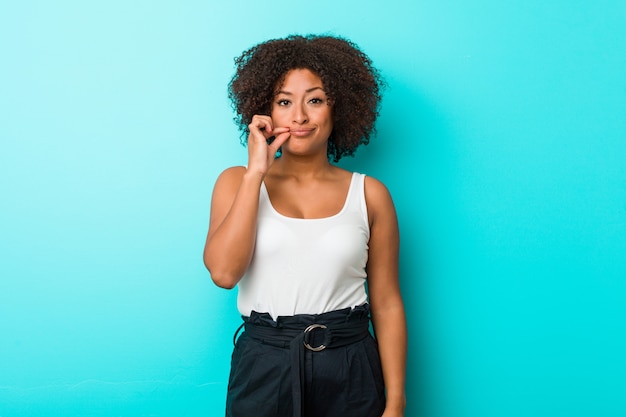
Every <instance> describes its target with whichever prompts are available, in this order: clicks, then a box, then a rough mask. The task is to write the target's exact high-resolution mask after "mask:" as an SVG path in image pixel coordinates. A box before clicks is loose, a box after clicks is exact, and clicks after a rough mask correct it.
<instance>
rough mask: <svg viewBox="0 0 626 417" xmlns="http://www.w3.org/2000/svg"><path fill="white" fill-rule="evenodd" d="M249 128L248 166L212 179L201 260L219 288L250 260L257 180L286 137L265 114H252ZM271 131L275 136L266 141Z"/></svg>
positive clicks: (236, 279)
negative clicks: (207, 229)
mask: <svg viewBox="0 0 626 417" xmlns="http://www.w3.org/2000/svg"><path fill="white" fill-rule="evenodd" d="M249 129H250V135H249V137H248V168H247V169H246V168H244V167H233V168H229V169H227V170H225V171H224V172H223V173H222V174H221V175H220V176H219V178H218V179H217V181H216V183H215V187H214V188H213V198H212V200H211V218H210V221H209V232H208V234H207V239H206V244H205V246H204V264H205V266H206V267H207V269H208V270H209V272H210V273H211V278H212V279H213V281H214V282H215V284H216V285H218V286H219V287H223V288H233V287H234V286H235V285H237V283H238V282H239V280H240V279H241V277H242V276H243V274H244V273H245V271H246V269H247V268H248V265H249V264H250V260H251V259H252V253H253V251H254V243H255V238H256V221H257V213H258V205H259V192H260V187H261V182H262V181H263V178H264V177H265V175H266V174H267V170H268V169H269V167H270V166H271V164H272V162H273V161H274V155H275V154H276V150H277V149H278V148H279V147H280V146H281V145H282V144H283V143H284V142H285V141H286V140H287V139H288V138H289V129H288V128H276V129H274V128H273V126H272V120H271V118H270V117H269V116H258V115H257V116H254V117H253V118H252V123H250V125H249ZM272 135H276V138H275V140H274V142H272V144H271V145H267V142H266V140H267V138H268V137H270V136H272Z"/></svg>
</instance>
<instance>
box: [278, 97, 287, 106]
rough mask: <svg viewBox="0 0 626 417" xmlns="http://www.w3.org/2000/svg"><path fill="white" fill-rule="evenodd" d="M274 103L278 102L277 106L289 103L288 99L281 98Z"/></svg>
mask: <svg viewBox="0 0 626 417" xmlns="http://www.w3.org/2000/svg"><path fill="white" fill-rule="evenodd" d="M276 104H278V105H279V106H287V105H289V100H287V99H284V98H282V99H280V100H277V101H276Z"/></svg>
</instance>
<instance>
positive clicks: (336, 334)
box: [235, 306, 369, 417]
mask: <svg viewBox="0 0 626 417" xmlns="http://www.w3.org/2000/svg"><path fill="white" fill-rule="evenodd" d="M359 308H363V307H357V309H359ZM347 310H349V309H347ZM368 310H369V309H368V306H365V314H361V315H360V317H359V316H357V317H355V318H353V319H348V320H347V319H346V317H348V314H343V318H339V317H337V316H338V314H336V313H338V312H339V311H338V312H330V313H325V314H321V315H318V316H308V317H310V318H311V319H310V320H308V321H310V323H305V324H303V323H302V320H301V319H300V320H297V321H298V323H289V322H280V321H279V323H280V325H268V324H266V323H262V324H257V323H252V322H250V321H246V322H245V323H244V326H245V330H246V334H248V335H249V336H250V337H251V338H252V339H255V340H257V341H260V342H262V343H265V344H268V345H272V346H278V347H282V348H289V353H290V357H291V394H292V397H293V416H294V417H301V416H302V414H303V409H302V408H303V398H302V397H303V388H304V355H305V353H306V350H309V351H311V352H319V351H322V350H324V349H333V348H338V347H342V346H347V345H349V344H352V343H355V342H358V341H360V340H363V339H364V338H366V337H367V336H368V335H369V316H368V314H367V313H368V312H369V311H368ZM340 311H342V312H343V313H345V311H344V310H340ZM296 317H298V318H302V317H304V316H294V318H296ZM281 318H282V317H281ZM281 318H279V320H280V319H281ZM290 318H291V317H289V318H287V319H290ZM307 324H308V325H307ZM320 332H323V335H324V338H323V340H322V342H321V343H314V346H312V343H313V342H312V338H315V339H317V340H319V336H320V335H319V334H318V335H317V336H315V335H314V334H317V333H320ZM235 336H236V335H235ZM305 349H306V350H305Z"/></svg>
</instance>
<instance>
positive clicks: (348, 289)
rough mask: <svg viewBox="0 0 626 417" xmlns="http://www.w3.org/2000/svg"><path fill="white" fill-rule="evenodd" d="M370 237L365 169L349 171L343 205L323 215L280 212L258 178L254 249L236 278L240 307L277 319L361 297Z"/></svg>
mask: <svg viewBox="0 0 626 417" xmlns="http://www.w3.org/2000/svg"><path fill="white" fill-rule="evenodd" d="M369 237H370V230H369V222H368V218H367V207H366V204H365V175H363V174H358V173H356V172H355V173H353V174H352V180H351V182H350V188H349V190H348V195H347V197H346V201H345V203H344V206H343V208H342V209H341V211H340V212H339V213H337V214H335V215H333V216H330V217H324V218H321V219H298V218H292V217H287V216H283V215H282V214H280V213H278V212H277V211H276V210H275V209H274V207H273V206H272V203H271V201H270V199H269V195H268V193H267V189H266V188H265V184H264V183H263V184H261V194H260V197H259V214H258V221H257V235H256V245H255V248H254V254H253V256H252V262H251V263H250V266H249V268H248V270H247V271H246V273H245V275H244V277H243V278H242V279H241V281H239V284H238V298H237V307H238V309H239V312H240V313H241V314H242V315H244V316H249V315H250V312H251V311H252V310H254V311H257V312H259V313H269V314H270V315H271V316H272V318H274V319H276V318H277V317H278V316H292V315H295V314H321V313H325V312H328V311H333V310H338V309H341V308H346V307H355V306H357V305H361V304H363V303H365V302H366V301H367V294H366V292H365V280H366V277H367V275H366V273H365V266H366V264H367V256H368V241H369Z"/></svg>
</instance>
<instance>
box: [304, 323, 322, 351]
mask: <svg viewBox="0 0 626 417" xmlns="http://www.w3.org/2000/svg"><path fill="white" fill-rule="evenodd" d="M326 328H327V327H326V326H324V325H323V324H312V325H310V326H309V327H307V328H306V329H304V335H305V339H304V347H305V348H307V349H309V350H311V351H313V352H319V351H320V350H324V349H326V345H324V344H321V345H319V346H316V347H313V346H311V345H309V344H308V343H307V341H306V334H307V333H310V332H311V331H312V330H315V329H326Z"/></svg>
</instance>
